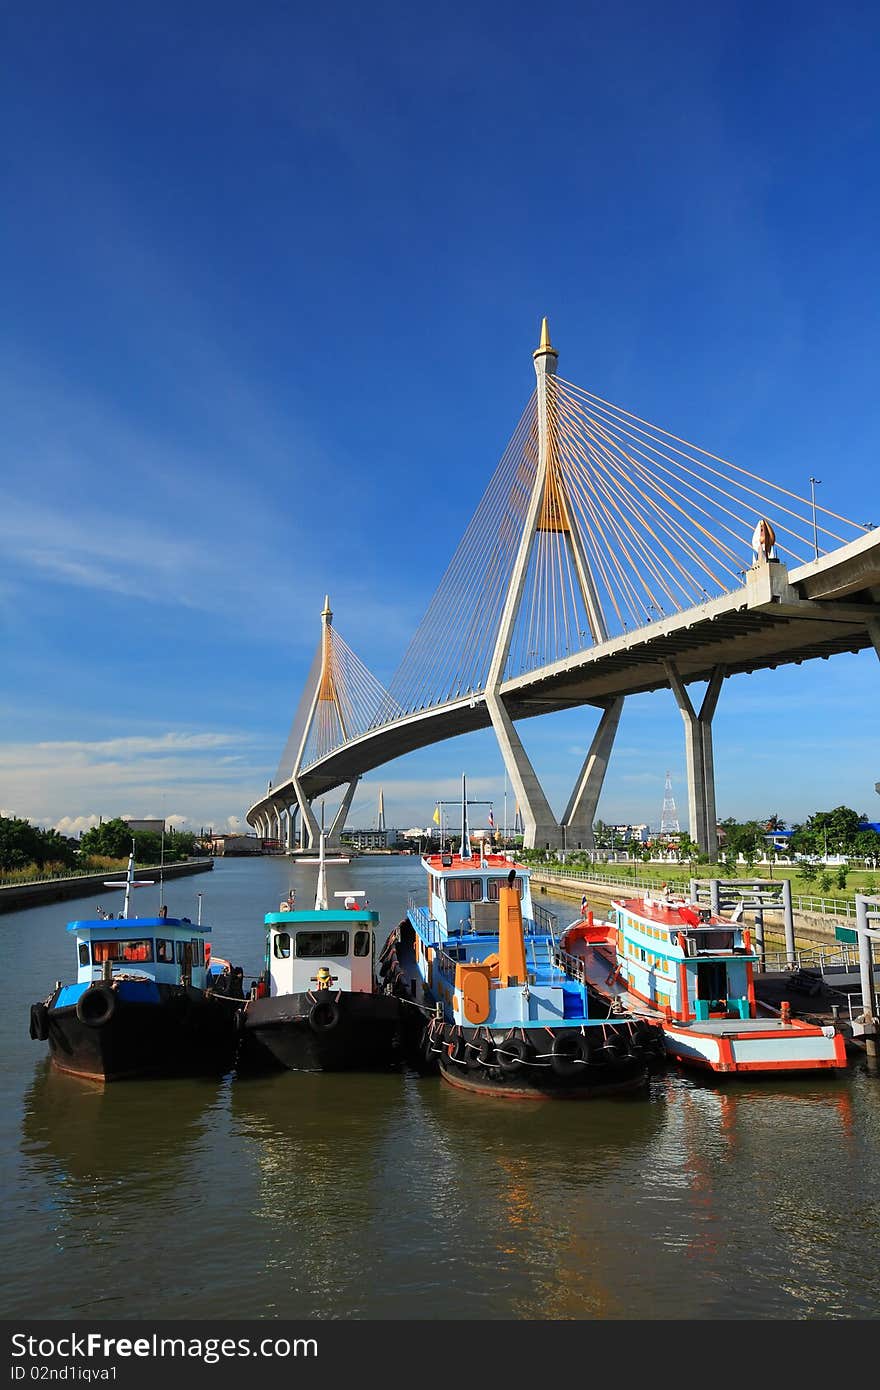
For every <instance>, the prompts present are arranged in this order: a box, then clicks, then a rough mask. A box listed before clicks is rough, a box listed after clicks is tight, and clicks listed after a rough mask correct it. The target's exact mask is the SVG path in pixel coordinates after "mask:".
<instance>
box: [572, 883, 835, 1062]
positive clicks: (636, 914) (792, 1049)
mask: <svg viewBox="0 0 880 1390" xmlns="http://www.w3.org/2000/svg"><path fill="white" fill-rule="evenodd" d="M562 942H563V946H564V947H565V949H566V950H567V951H568V952H570V953H571V954H572V955H573V956H574V957H575V958H576V959H577V960H578V961H579V963H580V965H581V968H582V969H583V972H584V974H585V977H586V979H587V980H588V981H589V982H590V983H591V985H592V986H593V987H594V988H595V989H596V990H597V991H598V993H600V994H601V995H603V996H604V998H605V999H606V1000H607V1002H608V1005H609V1007H612V1008H623V1009H627V1010H629V1011H631V1012H636V1013H640V1014H641V1015H642V1016H643V1017H645V1018H647V1019H648V1020H649V1021H651V1022H652V1023H655V1024H659V1026H660V1027H661V1028H662V1031H663V1043H664V1048H665V1051H666V1053H667V1055H668V1056H670V1057H673V1058H675V1059H676V1060H677V1061H679V1062H681V1063H683V1064H685V1065H690V1066H697V1067H700V1068H702V1069H704V1070H709V1071H711V1072H716V1073H719V1074H729V1073H745V1074H747V1075H748V1076H750V1077H751V1076H754V1075H755V1074H758V1075H760V1074H761V1073H771V1074H773V1075H776V1076H778V1075H780V1074H784V1073H786V1072H790V1073H795V1072H804V1071H823V1070H827V1069H829V1068H839V1067H845V1066H846V1065H847V1057H846V1042H845V1039H844V1036H843V1034H842V1033H841V1032H840V1031H839V1030H837V1029H835V1028H834V1027H833V1026H828V1027H823V1026H821V1025H818V1024H815V1023H809V1022H807V1021H805V1020H804V1019H800V1018H794V1017H792V1014H791V1009H790V1007H789V1005H788V1004H786V1003H783V1004H782V1005H781V1008H780V1010H779V1012H778V1014H777V1013H775V1011H774V1013H773V1014H771V1015H770V1016H768V1017H764V1018H760V1017H758V1005H757V1003H756V1000H755V982H754V968H755V965H756V964H757V962H758V956H757V955H756V954H755V952H754V951H753V949H752V944H751V939H750V934H749V931H748V928H747V927H744V926H743V925H742V923H741V922H739V921H735V920H734V919H733V918H726V917H720V916H717V915H715V914H713V913H712V911H711V910H710V909H709V908H707V907H701V906H697V905H695V904H693V903H688V902H684V901H675V900H672V899H670V898H668V897H659V898H656V897H654V896H653V895H652V894H650V893H646V894H645V895H644V897H643V898H634V899H621V900H620V901H615V902H613V903H612V907H611V911H610V913H609V919H608V921H606V922H601V923H597V922H595V921H594V920H593V914H592V913H591V912H588V913H587V914H586V917H585V919H584V920H581V921H580V922H573V923H572V924H571V926H570V927H568V928H567V929H566V931H565V933H564V934H563V937H562Z"/></svg>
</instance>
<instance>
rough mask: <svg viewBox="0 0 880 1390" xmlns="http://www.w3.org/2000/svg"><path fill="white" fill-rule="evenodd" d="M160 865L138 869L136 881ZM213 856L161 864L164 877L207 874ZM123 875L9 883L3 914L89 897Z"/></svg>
mask: <svg viewBox="0 0 880 1390" xmlns="http://www.w3.org/2000/svg"><path fill="white" fill-rule="evenodd" d="M159 867H160V866H159V865H158V864H154V865H153V866H152V867H144V868H142V869H135V873H134V876H135V880H136V881H138V880H141V879H145V878H146V879H149V878H153V877H155V876H156V875H157V874H158V873H159ZM213 867H214V861H213V859H181V860H179V861H178V862H176V863H173V864H163V865H162V877H163V879H166V880H167V879H170V878H182V877H184V875H186V874H200V873H206V872H208V871H209V870H211V869H213ZM121 876H122V877H124V871H123V870H118V871H117V870H112V869H102V870H101V871H100V872H99V873H96V874H78V875H76V876H75V877H72V878H49V879H42V880H41V881H40V882H38V883H9V884H6V885H5V887H3V888H0V913H3V912H17V911H19V910H21V909H22V908H26V907H38V906H41V905H42V904H43V903H57V902H63V901H64V900H65V899H66V898H90V897H91V896H92V894H94V893H96V892H98V893H100V891H101V889H103V887H104V884H105V883H106V881H107V879H108V878H113V877H116V878H119V877H121Z"/></svg>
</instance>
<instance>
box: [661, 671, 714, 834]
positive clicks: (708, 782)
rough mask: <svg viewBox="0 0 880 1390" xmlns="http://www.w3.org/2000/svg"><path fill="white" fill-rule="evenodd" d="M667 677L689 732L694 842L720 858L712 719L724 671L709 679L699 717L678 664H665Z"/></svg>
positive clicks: (690, 811) (690, 817)
mask: <svg viewBox="0 0 880 1390" xmlns="http://www.w3.org/2000/svg"><path fill="white" fill-rule="evenodd" d="M663 665H664V666H665V668H666V675H667V678H668V680H669V684H670V686H671V688H672V693H673V695H674V696H675V699H676V703H677V704H678V708H679V710H680V711H681V717H682V720H683V721H684V730H685V757H686V764H687V781H688V821H689V827H688V828H689V833H690V837H691V839H692V840H694V841H696V843H697V844H698V845H699V846H700V849H701V850H702V851H703V853H704V854H708V855H709V858H710V859H712V860H714V859H716V858H717V857H718V814H717V811H716V809H715V757H714V753H713V750H712V719H713V717H714V715H715V708H716V706H717V704H718V696H719V695H720V694H721V686H722V683H723V681H724V667H723V666H716V667H715V668H714V669H713V671H712V675H711V677H710V678H709V685H708V688H707V690H706V693H705V695H704V696H703V703H702V704H701V706H700V712H699V714H698V713H697V711H696V710H695V709H694V707H693V705H692V704H691V700H690V696H689V695H688V693H687V690H686V689H685V686H684V682H683V681H682V679H681V676H680V675H679V672H678V668H677V666H676V665H675V662H674V661H664V663H663Z"/></svg>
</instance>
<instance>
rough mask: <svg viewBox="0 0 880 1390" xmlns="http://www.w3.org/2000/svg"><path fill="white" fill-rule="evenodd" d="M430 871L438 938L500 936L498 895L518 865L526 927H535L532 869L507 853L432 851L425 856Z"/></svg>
mask: <svg viewBox="0 0 880 1390" xmlns="http://www.w3.org/2000/svg"><path fill="white" fill-rule="evenodd" d="M422 867H423V868H424V869H426V870H427V874H428V896H427V904H428V917H429V918H430V921H431V923H432V924H433V927H434V930H435V933H436V940H437V941H438V942H441V941H443V940H445V939H446V938H448V937H450V936H462V935H464V934H468V935H472V936H479V935H484V934H485V935H488V936H497V934H498V898H499V895H500V890H501V889H502V888H503V887H505V886H506V885H507V879H508V875H509V873H510V870H511V868H514V867H515V868H516V875H517V876H516V887H517V889H518V891H519V897H520V904H521V907H522V917H523V930H524V931H525V932H526V934H527V935H528V934H529V933H530V932H534V930H535V922H534V919H533V915H532V894H531V887H530V883H529V874H528V870H527V869H524V868H523V866H522V865H514V864H513V863H512V861H511V860H510V859H508V858H507V857H506V855H503V854H489V855H486V856H485V857H484V858H482V859H481V858H480V856H479V855H478V854H475V855H472V856H471V858H470V859H462V858H461V856H460V855H458V854H431V855H426V856H425V857H424V858H423V859H422Z"/></svg>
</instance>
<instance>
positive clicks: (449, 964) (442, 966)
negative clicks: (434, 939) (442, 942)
mask: <svg viewBox="0 0 880 1390" xmlns="http://www.w3.org/2000/svg"><path fill="white" fill-rule="evenodd" d="M434 961H435V963H436V965H437V969H438V970H439V971H440V972H441V974H443V975H446V976H447V978H448V979H450V980H454V979H455V967H456V966H457V965H461V961H458V960H453V958H452V956H450V955H448V954H447V953H446V951H444V950H443V948H442V947H440V946H438V947H437V949H436V951H435V953H434Z"/></svg>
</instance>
